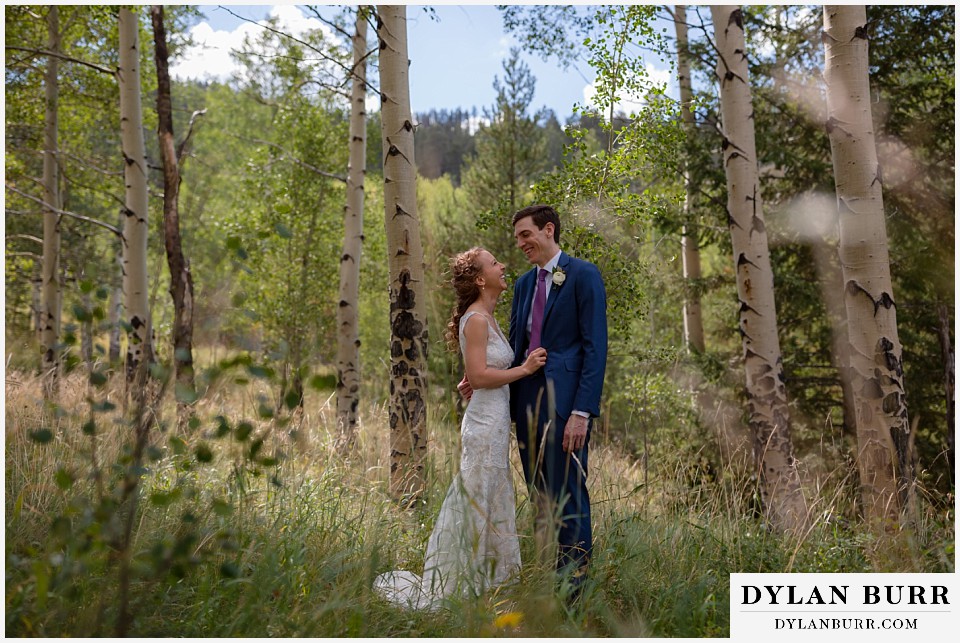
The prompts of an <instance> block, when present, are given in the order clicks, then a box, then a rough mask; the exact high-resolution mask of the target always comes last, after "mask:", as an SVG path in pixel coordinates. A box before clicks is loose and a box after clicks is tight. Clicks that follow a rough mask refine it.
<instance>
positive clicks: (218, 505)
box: [212, 498, 233, 516]
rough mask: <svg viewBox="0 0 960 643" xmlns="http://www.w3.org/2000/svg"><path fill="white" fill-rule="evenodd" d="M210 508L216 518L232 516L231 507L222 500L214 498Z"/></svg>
mask: <svg viewBox="0 0 960 643" xmlns="http://www.w3.org/2000/svg"><path fill="white" fill-rule="evenodd" d="M212 506H213V513H215V514H217V515H218V516H229V515H231V514H233V505H231V504H230V503H229V502H227V501H226V500H224V499H223V498H214V499H213V503H212Z"/></svg>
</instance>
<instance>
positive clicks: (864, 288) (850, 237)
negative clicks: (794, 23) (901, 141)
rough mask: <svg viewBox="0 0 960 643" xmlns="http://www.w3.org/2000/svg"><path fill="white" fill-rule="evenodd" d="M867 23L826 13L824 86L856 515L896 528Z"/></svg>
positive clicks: (894, 356)
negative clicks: (853, 427)
mask: <svg viewBox="0 0 960 643" xmlns="http://www.w3.org/2000/svg"><path fill="white" fill-rule="evenodd" d="M866 22H867V19H866V9H865V7H863V6H862V5H860V6H856V5H849V6H846V5H844V6H839V5H826V6H824V9H823V27H824V34H823V38H822V40H823V43H824V64H825V68H824V79H825V80H826V87H827V132H828V134H829V136H830V149H831V152H832V155H833V171H834V177H835V180H836V184H837V204H838V208H839V212H840V267H841V270H842V271H843V282H844V301H845V304H846V310H847V329H848V333H849V338H850V345H851V348H852V350H851V353H850V366H851V376H852V383H853V393H854V396H855V399H856V414H857V419H856V421H857V446H858V452H859V453H858V455H859V457H858V459H857V460H858V463H859V470H860V484H861V493H862V498H863V509H864V515H865V516H866V518H867V520H868V521H869V522H871V523H878V524H879V525H882V526H883V527H884V528H886V529H894V528H896V526H897V525H898V524H899V521H900V512H901V510H902V509H905V508H908V507H910V506H911V504H912V503H911V499H912V495H913V463H912V460H911V454H910V447H909V445H910V423H909V422H908V420H907V405H906V391H905V388H904V382H903V358H902V355H903V348H902V346H901V345H900V340H899V338H898V335H897V312H896V304H895V303H894V299H893V288H892V285H891V279H890V258H889V255H888V249H887V229H886V222H885V221H884V213H883V192H882V187H883V186H882V182H881V177H880V166H879V164H878V162H877V148H876V142H875V140H874V134H873V116H872V113H871V108H870V87H869V78H868V72H867V64H868V61H867V36H866Z"/></svg>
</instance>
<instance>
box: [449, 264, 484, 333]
mask: <svg viewBox="0 0 960 643" xmlns="http://www.w3.org/2000/svg"><path fill="white" fill-rule="evenodd" d="M481 252H483V248H470V249H469V250H465V251H464V252H461V253H460V254H458V255H457V256H455V257H454V258H453V259H451V260H450V272H451V273H452V274H453V278H452V279H450V284H451V285H452V286H453V292H454V294H455V295H456V296H457V301H456V303H455V304H454V305H453V315H452V316H451V318H450V322H449V323H448V324H447V332H446V333H444V337H445V338H446V340H447V345H448V346H449V347H450V350H454V351H458V350H460V319H461V318H462V317H463V315H464V313H466V312H467V308H468V307H469V306H470V304H472V303H473V302H475V301H476V300H477V297H479V296H480V286H478V285H477V277H478V276H479V275H480V272H481V271H482V270H483V266H481V265H480V253H481Z"/></svg>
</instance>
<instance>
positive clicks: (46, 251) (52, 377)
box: [40, 5, 61, 399]
mask: <svg viewBox="0 0 960 643" xmlns="http://www.w3.org/2000/svg"><path fill="white" fill-rule="evenodd" d="M47 35H48V46H49V48H50V51H51V52H54V53H56V52H58V51H59V50H60V16H59V10H58V8H57V7H56V5H50V7H49V8H48V12H47ZM58 70H59V64H58V59H57V57H56V56H47V68H46V73H45V75H44V91H45V94H46V96H45V99H46V100H45V110H44V130H43V201H44V206H43V270H42V274H41V295H40V350H41V357H40V360H41V361H40V364H41V371H42V373H43V393H44V397H46V398H47V399H53V398H54V397H56V395H57V391H58V389H59V378H60V349H59V347H58V346H57V345H58V343H59V341H60V305H61V292H60V213H59V212H58V211H59V210H60V167H59V165H58V163H59V159H58V158H57V157H58V143H57V127H58V123H57V110H58V108H59V101H60V94H59V92H60V88H59V82H58V80H57V73H58Z"/></svg>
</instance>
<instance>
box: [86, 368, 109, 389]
mask: <svg viewBox="0 0 960 643" xmlns="http://www.w3.org/2000/svg"><path fill="white" fill-rule="evenodd" d="M106 383H107V375H106V373H104V372H103V371H93V372H92V373H90V384H92V385H93V386H96V387H101V386H103V385H104V384H106Z"/></svg>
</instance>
